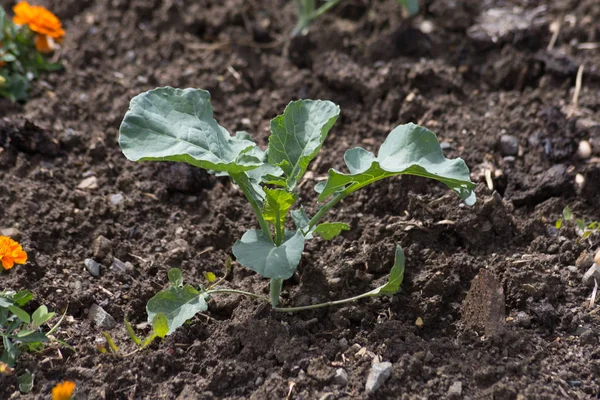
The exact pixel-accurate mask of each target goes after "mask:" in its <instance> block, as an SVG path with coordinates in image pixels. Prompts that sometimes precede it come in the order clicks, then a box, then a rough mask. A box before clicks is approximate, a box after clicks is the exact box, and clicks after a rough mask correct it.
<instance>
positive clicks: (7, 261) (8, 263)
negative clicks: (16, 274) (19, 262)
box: [2, 256, 15, 269]
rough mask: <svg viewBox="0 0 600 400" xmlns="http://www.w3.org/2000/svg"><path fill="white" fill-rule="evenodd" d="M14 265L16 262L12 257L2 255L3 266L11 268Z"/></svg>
mask: <svg viewBox="0 0 600 400" xmlns="http://www.w3.org/2000/svg"><path fill="white" fill-rule="evenodd" d="M13 265H15V263H14V262H13V260H12V258H10V257H6V256H4V257H2V268H4V269H11V268H12V267H13Z"/></svg>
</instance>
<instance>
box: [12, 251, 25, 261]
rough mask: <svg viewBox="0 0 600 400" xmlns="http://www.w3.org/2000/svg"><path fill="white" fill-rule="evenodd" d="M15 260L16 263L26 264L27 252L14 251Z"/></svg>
mask: <svg viewBox="0 0 600 400" xmlns="http://www.w3.org/2000/svg"><path fill="white" fill-rule="evenodd" d="M13 261H14V262H15V264H25V263H26V262H27V253H25V252H24V251H23V250H20V251H17V252H16V254H15V253H13Z"/></svg>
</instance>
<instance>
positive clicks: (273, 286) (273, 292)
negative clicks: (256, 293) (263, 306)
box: [269, 279, 283, 308]
mask: <svg viewBox="0 0 600 400" xmlns="http://www.w3.org/2000/svg"><path fill="white" fill-rule="evenodd" d="M269 286H270V292H269V294H270V297H271V306H272V307H273V308H275V307H277V304H279V294H280V293H281V288H282V287H283V279H271V282H270V285H269Z"/></svg>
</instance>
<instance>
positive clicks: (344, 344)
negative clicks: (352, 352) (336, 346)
mask: <svg viewBox="0 0 600 400" xmlns="http://www.w3.org/2000/svg"><path fill="white" fill-rule="evenodd" d="M339 343H340V346H341V347H348V339H346V338H341V339H340V340H339Z"/></svg>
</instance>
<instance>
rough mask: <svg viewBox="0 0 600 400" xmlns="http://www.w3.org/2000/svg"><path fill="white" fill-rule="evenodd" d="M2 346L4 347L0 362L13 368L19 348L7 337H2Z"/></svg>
mask: <svg viewBox="0 0 600 400" xmlns="http://www.w3.org/2000/svg"><path fill="white" fill-rule="evenodd" d="M2 346H3V347H4V351H3V352H2V355H1V356H0V361H2V362H3V363H5V364H8V366H9V367H11V368H13V367H14V366H15V362H16V361H17V358H18V357H19V353H20V351H19V348H18V347H17V346H15V345H14V343H13V342H12V341H11V340H10V339H9V338H8V337H7V336H2Z"/></svg>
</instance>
